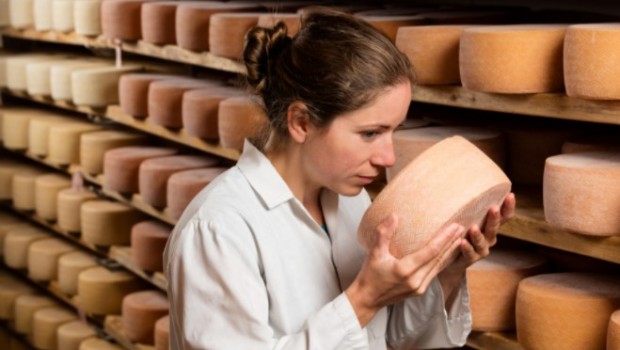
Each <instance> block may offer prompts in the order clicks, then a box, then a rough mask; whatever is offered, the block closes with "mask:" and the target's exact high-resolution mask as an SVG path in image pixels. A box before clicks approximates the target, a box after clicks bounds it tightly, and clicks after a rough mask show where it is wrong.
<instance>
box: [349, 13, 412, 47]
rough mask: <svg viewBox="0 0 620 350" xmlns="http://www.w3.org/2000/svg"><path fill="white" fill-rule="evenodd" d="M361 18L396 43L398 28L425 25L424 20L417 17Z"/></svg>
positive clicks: (373, 16) (378, 16)
mask: <svg viewBox="0 0 620 350" xmlns="http://www.w3.org/2000/svg"><path fill="white" fill-rule="evenodd" d="M359 17H360V18H362V19H363V20H365V21H366V22H368V23H370V25H372V26H373V27H375V28H376V29H377V30H379V31H380V32H381V33H383V34H385V36H387V37H388V38H389V39H390V41H391V42H395V41H396V33H397V32H398V28H400V27H404V26H412V25H416V24H421V23H424V20H423V18H421V17H419V16H417V15H408V16H407V15H399V16H382V15H362V16H359Z"/></svg>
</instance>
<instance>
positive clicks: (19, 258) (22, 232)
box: [4, 225, 52, 269]
mask: <svg viewBox="0 0 620 350" xmlns="http://www.w3.org/2000/svg"><path fill="white" fill-rule="evenodd" d="M51 237H52V236H51V235H50V234H49V233H47V232H46V231H44V230H42V229H40V228H38V227H36V226H32V225H28V226H20V227H16V228H13V229H11V230H9V232H8V233H7V234H6V236H5V237H4V263H5V264H6V266H8V267H11V268H13V269H26V268H28V247H29V246H30V244H32V243H34V242H35V241H37V240H40V239H45V238H51Z"/></svg>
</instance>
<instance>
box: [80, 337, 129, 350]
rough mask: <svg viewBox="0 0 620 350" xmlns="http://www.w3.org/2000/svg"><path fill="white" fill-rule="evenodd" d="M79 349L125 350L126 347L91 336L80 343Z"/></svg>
mask: <svg viewBox="0 0 620 350" xmlns="http://www.w3.org/2000/svg"><path fill="white" fill-rule="evenodd" d="M79 350H124V348H123V347H120V346H118V345H115V344H112V343H110V342H108V341H106V340H103V339H100V338H89V339H86V340H84V341H83V342H82V343H81V344H80V349H79Z"/></svg>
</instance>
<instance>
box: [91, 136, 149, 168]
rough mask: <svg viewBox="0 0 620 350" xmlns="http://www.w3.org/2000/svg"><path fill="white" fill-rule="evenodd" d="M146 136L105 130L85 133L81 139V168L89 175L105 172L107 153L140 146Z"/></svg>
mask: <svg viewBox="0 0 620 350" xmlns="http://www.w3.org/2000/svg"><path fill="white" fill-rule="evenodd" d="M146 139H147V138H146V136H144V135H141V134H137V133H134V132H127V131H118V130H105V131H96V132H88V133H84V134H82V135H81V137H80V167H81V169H82V171H85V172H87V173H89V174H101V173H102V172H103V158H104V155H105V152H107V151H109V150H111V149H114V148H119V147H125V146H132V145H138V144H140V143H144V142H145V141H146Z"/></svg>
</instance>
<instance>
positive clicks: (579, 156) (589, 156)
mask: <svg viewBox="0 0 620 350" xmlns="http://www.w3.org/2000/svg"><path fill="white" fill-rule="evenodd" d="M546 162H547V164H550V165H557V166H561V167H567V168H573V169H575V168H579V169H588V170H590V169H592V170H593V169H600V170H606V169H618V170H620V153H616V152H582V153H568V154H559V155H555V156H552V157H549V158H547V160H546ZM619 180H620V179H619Z"/></svg>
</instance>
